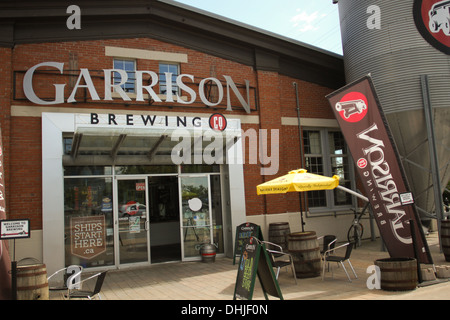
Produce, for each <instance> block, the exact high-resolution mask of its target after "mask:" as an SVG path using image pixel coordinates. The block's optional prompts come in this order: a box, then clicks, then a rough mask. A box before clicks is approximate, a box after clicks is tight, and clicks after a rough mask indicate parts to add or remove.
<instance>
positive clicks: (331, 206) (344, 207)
mask: <svg viewBox="0 0 450 320" xmlns="http://www.w3.org/2000/svg"><path fill="white" fill-rule="evenodd" d="M311 131H314V132H319V141H320V152H321V153H306V152H307V151H308V150H307V143H306V142H307V141H306V139H307V138H306V134H307V132H311ZM333 132H340V133H341V131H340V130H339V129H338V128H318V127H304V128H303V143H304V157H305V169H306V170H308V172H311V173H317V174H321V175H324V176H327V177H331V176H333V175H335V174H337V173H336V171H335V170H333V169H336V168H333V162H334V161H333V159H336V158H339V157H342V158H346V159H347V160H346V161H345V160H344V161H343V164H342V166H343V167H344V173H346V174H347V175H348V176H345V179H340V181H339V184H340V185H344V186H346V187H347V188H350V189H352V190H355V188H356V183H355V173H354V165H353V159H352V157H351V154H350V150H349V148H348V145H347V143H346V142H345V139H344V138H343V137H342V138H343V139H344V142H345V153H343V154H339V153H332V152H330V147H331V141H330V140H329V136H330V133H333ZM341 134H342V133H341ZM309 151H311V150H309ZM312 151H316V150H312ZM313 157H314V158H320V159H321V166H322V170H323V172H319V173H318V172H317V171H316V172H314V171H313V170H310V168H309V166H307V165H306V164H307V163H308V158H313ZM315 163H318V162H317V161H316V162H315ZM345 166H347V167H348V168H347V172H345ZM313 192H316V193H317V192H319V193H324V197H323V198H324V201H325V203H326V204H325V205H324V206H315V207H311V206H310V205H309V203H308V211H307V216H311V217H312V216H314V217H316V216H321V215H334V214H337V213H340V212H348V210H349V209H350V208H353V207H354V206H355V203H356V202H355V201H356V200H355V197H354V196H350V195H348V196H349V202H348V203H346V204H336V200H337V199H336V197H337V196H336V193H335V192H336V189H334V190H321V191H308V192H307V193H306V199H307V201H308V202H309V201H310V200H309V198H310V196H311V195H312V193H313Z"/></svg>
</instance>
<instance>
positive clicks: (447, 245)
mask: <svg viewBox="0 0 450 320" xmlns="http://www.w3.org/2000/svg"><path fill="white" fill-rule="evenodd" d="M441 244H442V252H443V253H444V256H445V261H449V262H450V220H442V221H441Z"/></svg>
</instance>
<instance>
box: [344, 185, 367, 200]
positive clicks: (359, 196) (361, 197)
mask: <svg viewBox="0 0 450 320" xmlns="http://www.w3.org/2000/svg"><path fill="white" fill-rule="evenodd" d="M336 189H341V190H343V191H345V192H348V193H350V194H352V195H354V196H355V197H358V198H360V199H363V200H364V201H366V202H369V198H367V197H365V196H363V195H362V194H359V193H358V192H355V191H353V190H350V189H347V188H346V187H343V186H341V185H338V186H337V187H336Z"/></svg>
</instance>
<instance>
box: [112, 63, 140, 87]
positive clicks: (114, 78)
mask: <svg viewBox="0 0 450 320" xmlns="http://www.w3.org/2000/svg"><path fill="white" fill-rule="evenodd" d="M116 62H122V63H123V64H125V62H132V63H133V71H129V70H127V69H125V68H124V69H122V68H117V67H116ZM113 69H117V70H123V71H125V72H126V73H127V75H128V79H127V81H126V82H125V84H123V85H121V86H120V87H121V88H122V90H123V91H125V92H126V93H127V94H130V93H131V94H135V93H136V70H137V60H136V59H127V58H118V57H115V58H113ZM130 73H131V74H133V77H132V78H130ZM116 74H117V73H116V72H113V75H112V77H113V84H114V85H117V84H119V81H117V82H116V79H119V78H118V77H117V76H116ZM127 84H132V90H130V91H128V89H127V87H126V85H127Z"/></svg>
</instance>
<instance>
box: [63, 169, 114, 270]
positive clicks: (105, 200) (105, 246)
mask: <svg viewBox="0 0 450 320" xmlns="http://www.w3.org/2000/svg"><path fill="white" fill-rule="evenodd" d="M112 200H113V199H112V178H110V177H105V178H65V179H64V233H65V234H64V241H65V243H64V245H65V265H66V266H70V265H73V264H76V265H81V266H83V267H85V268H87V267H100V266H107V265H113V264H114V233H113V202H112Z"/></svg>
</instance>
